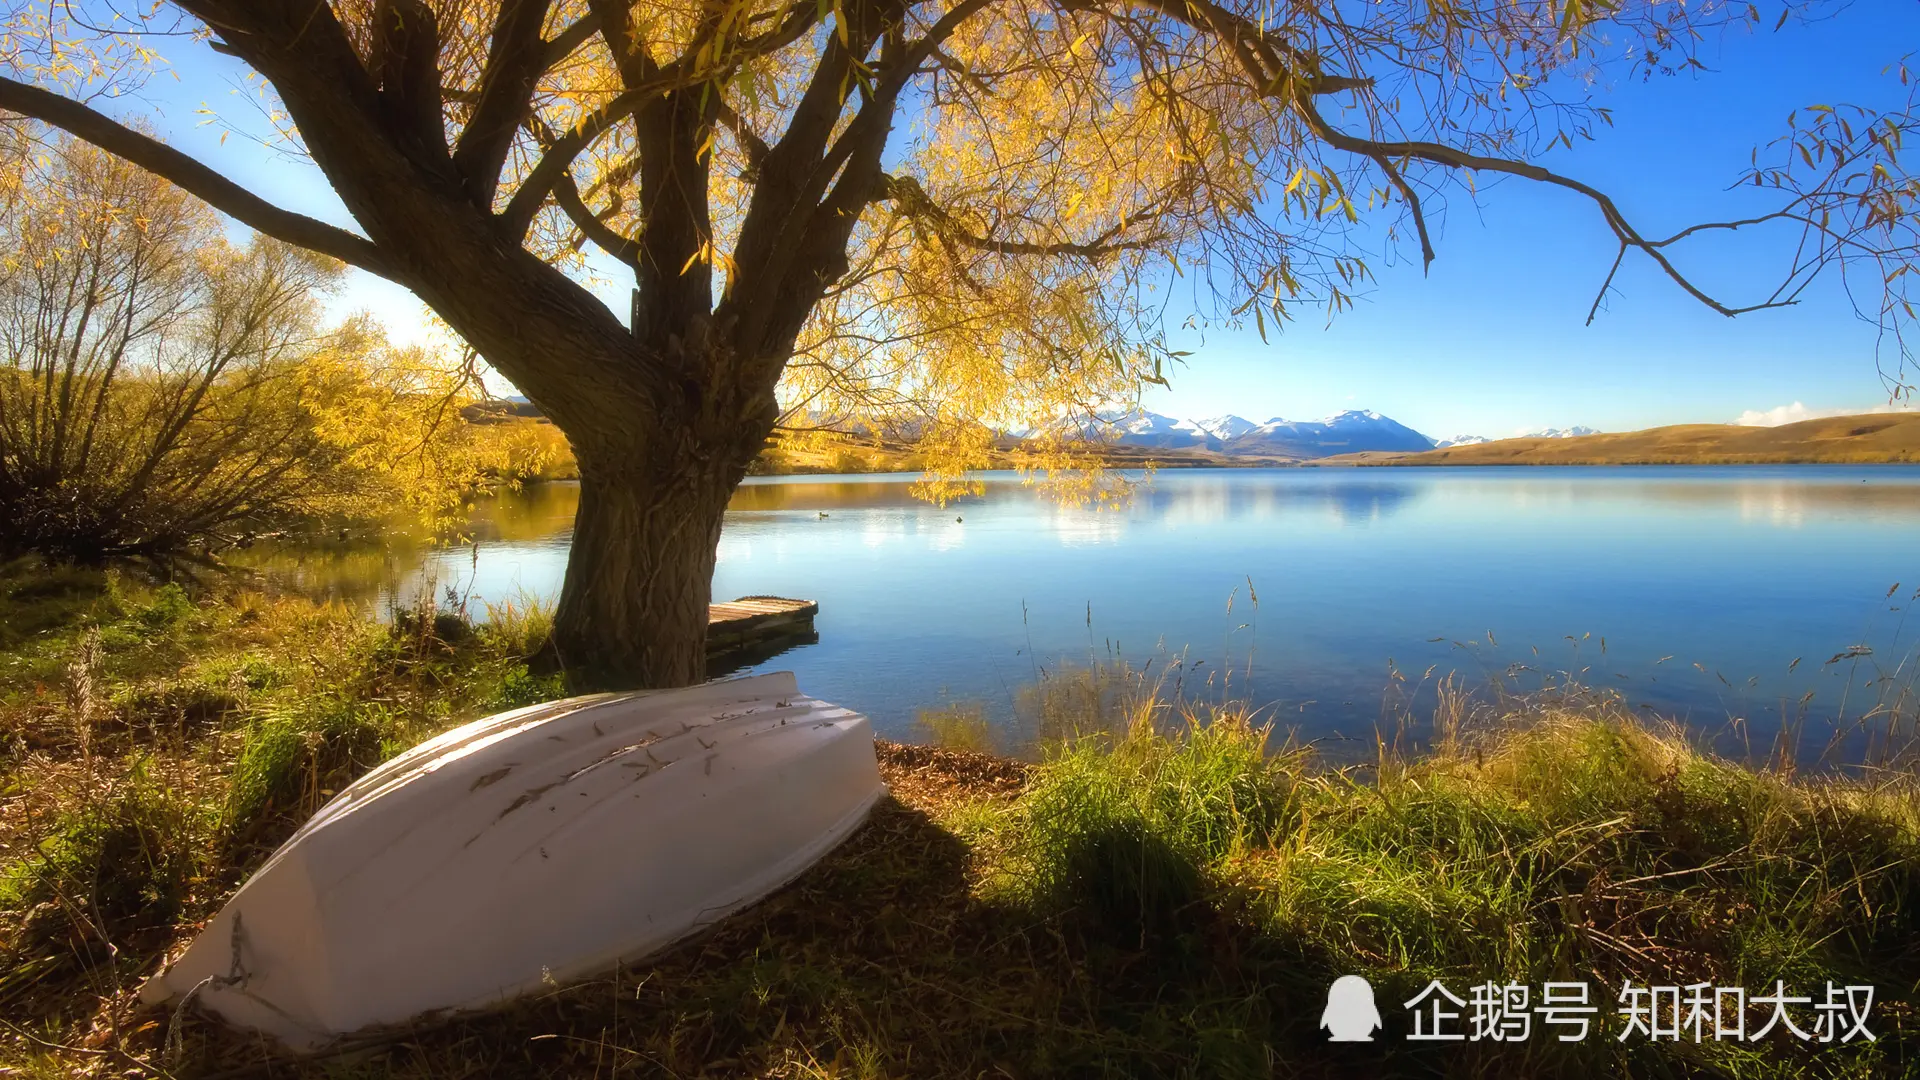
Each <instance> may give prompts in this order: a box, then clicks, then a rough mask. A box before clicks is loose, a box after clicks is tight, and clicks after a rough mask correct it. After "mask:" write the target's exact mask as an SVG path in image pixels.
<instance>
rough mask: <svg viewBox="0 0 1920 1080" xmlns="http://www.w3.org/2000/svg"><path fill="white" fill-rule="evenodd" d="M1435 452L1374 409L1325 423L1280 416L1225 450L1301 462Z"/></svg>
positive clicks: (1354, 411) (1340, 415)
mask: <svg viewBox="0 0 1920 1080" xmlns="http://www.w3.org/2000/svg"><path fill="white" fill-rule="evenodd" d="M1432 448H1433V440H1432V439H1430V438H1428V437H1426V436H1425V435H1422V434H1420V433H1419V432H1417V431H1415V430H1413V429H1412V428H1410V427H1408V426H1406V425H1405V424H1402V423H1400V422H1399V421H1397V420H1394V419H1391V418H1389V417H1385V416H1382V415H1380V414H1379V413H1377V412H1374V411H1373V410H1372V409H1349V410H1347V411H1346V412H1343V413H1338V414H1336V415H1334V416H1329V417H1327V418H1326V419H1325V420H1287V419H1284V418H1282V417H1278V416H1276V417H1274V418H1273V419H1271V420H1269V421H1267V422H1266V423H1264V424H1261V425H1259V426H1258V427H1255V428H1253V429H1252V430H1251V431H1248V432H1247V433H1245V434H1243V435H1241V436H1239V437H1238V438H1235V439H1233V440H1231V441H1229V442H1228V443H1227V445H1226V447H1225V449H1226V451H1227V453H1229V454H1234V453H1262V454H1284V455H1287V456H1289V457H1298V458H1318V457H1328V456H1330V455H1333V454H1350V453H1354V452H1356V451H1360V450H1400V451H1420V450H1431V449H1432Z"/></svg>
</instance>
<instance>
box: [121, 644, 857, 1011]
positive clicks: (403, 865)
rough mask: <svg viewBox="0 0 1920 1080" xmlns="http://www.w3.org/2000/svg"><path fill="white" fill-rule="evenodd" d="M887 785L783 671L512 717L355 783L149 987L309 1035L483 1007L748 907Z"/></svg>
mask: <svg viewBox="0 0 1920 1080" xmlns="http://www.w3.org/2000/svg"><path fill="white" fill-rule="evenodd" d="M885 790H886V789H885V788H884V786H883V785H882V784H881V782H880V775H879V770H878V767H877V764H876V762H875V759H874V750H873V734H872V730H871V727H870V726H869V724H868V722H867V719H866V718H865V717H864V716H860V715H858V714H856V713H852V712H849V711H847V710H845V709H841V708H838V707H836V706H833V705H828V704H825V703H823V702H819V701H815V700H813V699H811V698H808V697H804V696H802V695H801V694H800V692H799V688H798V686H797V685H796V684H795V682H794V678H793V675H792V674H791V673H787V672H781V673H777V674H771V675H760V676H755V677H752V678H745V679H735V680H729V681H725V682H718V683H709V684H707V685H705V686H698V687H692V688H689V689H685V690H670V691H660V692H649V693H636V694H611V695H598V696H593V697H581V698H572V699H569V700H565V701H557V702H552V703H549V704H545V705H536V706H533V707H531V708H526V709H519V710H516V711H513V712H507V713H501V714H499V715H497V716H491V717H488V718H486V719H484V720H478V721H475V722H474V723H471V724H468V725H466V726H465V727H461V728H456V729H455V730H453V731H449V732H447V733H445V734H443V735H441V736H439V737H437V738H435V739H432V740H430V741H428V742H426V743H423V744H421V745H420V746H417V747H415V748H413V749H412V750H410V751H408V752H406V753H405V754H402V755H401V756H399V757H397V758H395V759H393V760H392V761H389V762H387V763H386V764H384V765H382V766H381V767H379V768H378V769H375V770H374V771H372V772H370V773H368V774H367V775H366V776H364V777H362V778H360V779H359V780H358V781H356V782H354V783H353V784H352V785H351V786H349V787H347V788H346V789H344V790H342V791H341V792H340V793H339V794H338V795H337V796H335V797H334V798H333V799H332V800H331V801H330V802H328V803H327V804H326V805H325V806H324V807H322V808H321V809H320V812H319V813H317V814H315V815H314V817H313V819H312V820H311V821H309V822H307V824H306V825H305V826H303V827H302V828H301V829H300V831H299V832H297V833H295V834H294V836H293V838H292V839H290V840H288V841H287V842H286V844H284V845H283V846H282V847H281V848H280V849H279V850H278V851H276V852H275V853H274V854H273V856H272V857H271V858H270V859H268V861H267V862H266V864H265V865H263V866H262V867H261V868H260V869H259V871H258V872H256V873H255V874H254V875H253V876H252V877H251V878H250V879H249V880H248V881H247V883H246V884H245V885H244V886H243V887H242V888H241V889H240V891H239V892H237V893H236V894H235V895H234V897H233V899H232V900H230V901H229V902H228V903H227V905H226V907H225V908H223V909H221V911H220V913H219V914H218V915H217V916H216V917H215V918H214V919H213V921H212V922H210V923H209V924H208V925H207V927H206V929H205V930H204V931H203V932H202V933H201V934H200V936H199V937H198V938H196V939H195V940H194V941H193V943H192V944H191V945H190V946H189V947H188V949H187V951H186V953H185V954H184V955H182V956H181V957H180V958H179V960H178V961H176V962H175V963H174V964H173V965H172V967H170V968H169V969H168V970H167V971H165V972H164V973H163V974H161V975H158V976H155V977H154V978H153V979H152V980H150V981H149V982H148V984H147V985H146V986H145V987H144V988H143V990H142V994H141V996H142V998H143V1000H145V1001H147V1002H148V1003H152V1004H158V1003H161V1002H168V1001H172V1002H181V1001H182V1000H183V999H188V998H190V999H191V1000H192V1003H194V1004H195V1005H197V1006H198V1007H199V1008H202V1009H205V1010H208V1011H210V1012H212V1013H214V1014H216V1015H217V1016H219V1017H220V1018H221V1019H223V1020H225V1021H227V1022H228V1023H231V1024H234V1025H236V1026H239V1027H243V1028H248V1029H252V1030H256V1031H260V1032H263V1033H265V1034H268V1035H271V1036H273V1037H275V1038H276V1039H278V1040H279V1041H281V1042H282V1043H284V1044H286V1045H287V1046H289V1047H290V1048H293V1049H312V1048H315V1047H318V1046H320V1045H323V1044H325V1043H327V1042H330V1041H333V1040H334V1039H337V1038H338V1037H339V1036H341V1035H345V1034H347V1033H350V1032H354V1031H358V1030H360V1029H362V1028H366V1027H370V1026H375V1025H389V1024H397V1023H403V1022H405V1021H408V1020H411V1019H414V1018H416V1017H419V1016H421V1015H422V1014H426V1013H432V1012H437V1011H442V1010H461V1009H471V1008H480V1007H485V1006H488V1005H492V1004H495V1003H498V1002H500V1001H503V1000H506V999H509V998H512V997H515V996H517V995H520V994H524V993H527V992H529V991H532V990H535V989H538V988H539V987H541V986H543V985H550V984H552V983H554V982H565V981H567V980H569V979H574V978H579V977H582V976H587V975H592V974H596V973H599V972H602V971H605V970H609V969H611V968H612V967H614V966H615V965H617V964H619V963H622V962H626V961H633V960H638V959H642V958H644V957H646V956H647V955H648V954H650V953H653V952H656V951H658V950H659V949H661V948H663V947H665V946H667V945H670V944H672V943H673V942H674V941H676V940H678V939H680V938H683V937H685V936H687V935H688V934H690V933H693V932H695V931H697V930H699V929H700V928H701V927H703V926H706V925H708V924H710V923H713V922H715V921H717V920H719V919H721V918H723V917H724V916H726V915H728V914H729V913H731V912H733V911H736V910H738V909H740V908H741V907H744V906H746V905H748V904H751V903H752V902H754V901H755V900H757V899H759V898H761V897H763V896H765V895H766V894H768V893H769V892H772V891H773V890H774V889H777V888H779V887H780V886H781V885H783V884H785V883H786V882H788V881H790V880H792V879H793V878H794V877H796V876H798V875H799V874H800V873H801V872H802V871H803V870H805V869H806V868H807V867H809V866H811V865H812V864H813V863H814V862H815V861H817V860H818V859H819V858H820V857H821V856H823V855H825V854H826V853H827V852H828V851H830V850H831V849H832V848H833V847H834V845H836V844H838V843H839V842H840V841H841V840H843V839H845V838H846V837H847V836H848V835H849V834H850V833H852V832H853V830H854V829H855V828H857V827H858V826H859V825H860V823H861V822H862V821H864V820H865V818H866V816H867V813H868V811H869V810H870V809H871V808H872V807H873V804H874V803H875V802H876V801H877V800H878V799H879V798H880V797H881V796H882V795H883V794H885Z"/></svg>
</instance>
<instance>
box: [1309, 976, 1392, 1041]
mask: <svg viewBox="0 0 1920 1080" xmlns="http://www.w3.org/2000/svg"><path fill="white" fill-rule="evenodd" d="M1320 1026H1321V1027H1323V1028H1325V1029H1326V1030H1327V1041H1328V1042H1372V1041H1373V1033H1374V1031H1375V1030H1377V1029H1378V1028H1379V1027H1380V1026H1381V1024H1380V1010H1379V1008H1377V1007H1376V1006H1375V1005H1374V1003H1373V984H1372V983H1370V982H1368V981H1367V980H1365V979H1363V978H1361V977H1360V976H1358V975H1342V976H1340V977H1339V978H1337V979H1335V980H1333V985H1332V986H1329V987H1328V988H1327V1007H1326V1009H1325V1011H1323V1012H1322V1013H1321V1014H1320Z"/></svg>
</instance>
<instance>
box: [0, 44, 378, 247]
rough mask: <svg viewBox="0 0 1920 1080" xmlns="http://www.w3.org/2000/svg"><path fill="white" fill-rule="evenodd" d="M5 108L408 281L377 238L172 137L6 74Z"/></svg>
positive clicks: (238, 214)
mask: <svg viewBox="0 0 1920 1080" xmlns="http://www.w3.org/2000/svg"><path fill="white" fill-rule="evenodd" d="M0 109H5V110H7V111H8V112H16V113H19V114H21V115H23V116H30V117H32V118H34V119H36V120H39V121H42V122H44V123H47V124H51V125H53V126H54V127H57V128H59V129H61V130H62V131H66V132H69V133H70V134H73V135H76V136H79V137H80V138H82V139H85V140H86V141H88V142H90V143H92V144H93V145H95V146H98V147H99V148H101V149H102V150H105V151H107V152H108V153H111V154H114V155H116V156H118V157H122V158H125V159H126V160H128V161H131V162H133V163H134V164H135V165H138V166H140V167H141V168H143V169H146V170H148V171H149V172H152V173H154V174H155V175H157V176H161V177H164V178H165V179H167V180H168V181H170V182H172V183H174V184H177V185H179V186H180V187H181V188H182V189H183V190H185V191H187V192H189V193H191V194H192V195H194V196H195V197H197V198H199V199H201V200H202V201H204V202H206V203H207V204H208V205H210V206H212V207H213V208H214V209H216V210H218V211H220V212H221V213H223V214H226V215H228V216H229V217H232V218H233V219H234V220H236V221H238V222H240V223H241V224H243V225H245V226H247V227H248V228H250V229H254V230H256V231H258V232H261V233H265V234H266V235H268V236H271V237H273V238H274V239H276V240H284V241H286V242H287V243H289V244H293V245H296V246H298V247H303V248H306V249H307V250H309V251H317V252H319V253H320V254H322V255H327V256H331V257H333V258H335V259H339V260H340V261H341V262H344V263H347V264H348V265H350V266H357V267H359V268H360V269H362V270H366V271H368V272H369V273H374V274H378V275H380V276H381V277H384V278H387V279H389V280H392V281H397V282H400V283H401V284H403V285H404V284H407V283H408V278H407V276H406V275H405V274H404V273H402V272H401V269H400V268H399V267H398V266H396V265H394V264H393V263H392V261H391V260H389V259H388V258H387V256H386V254H385V253H383V252H382V251H381V250H380V249H379V248H377V247H375V246H374V244H373V242H372V241H370V240H367V239H365V238H364V237H360V236H355V235H354V234H352V233H350V232H348V231H346V230H345V229H340V228H336V227H334V226H332V225H329V224H327V223H326V222H324V221H320V220H318V219H315V218H310V217H307V216H306V215H305V214H296V213H294V212H293V211H291V210H285V209H282V208H280V207H278V206H275V205H273V204H272V203H269V202H267V201H266V200H265V199H262V198H261V197H260V196H258V195H255V194H254V193H253V192H251V191H248V190H247V189H245V188H243V187H241V186H240V185H238V184H236V183H234V182H233V181H231V180H229V179H227V178H226V177H224V176H221V175H220V174H219V173H217V172H215V171H214V170H213V169H211V168H208V167H207V166H206V165H203V164H201V163H200V162H199V161H196V160H194V159H193V158H191V157H189V156H187V155H186V154H183V153H181V152H180V151H178V150H175V149H174V148H173V147H171V146H168V145H167V144H166V143H163V142H161V141H159V140H158V139H155V138H153V137H151V136H148V135H143V134H141V133H140V132H138V131H135V130H133V129H132V128H129V127H126V126H124V125H122V124H120V123H119V122H117V121H115V120H113V119H112V118H110V117H108V116H106V115H104V114H102V113H98V112H95V111H94V110H92V109H90V108H88V107H87V106H85V105H82V104H80V103H79V102H76V101H71V100H69V99H67V98H64V97H61V96H60V95H58V94H54V93H50V92H48V91H46V90H42V89H40V88H39V87H37V86H30V85H28V84H26V83H22V82H15V81H14V80H12V79H7V78H0Z"/></svg>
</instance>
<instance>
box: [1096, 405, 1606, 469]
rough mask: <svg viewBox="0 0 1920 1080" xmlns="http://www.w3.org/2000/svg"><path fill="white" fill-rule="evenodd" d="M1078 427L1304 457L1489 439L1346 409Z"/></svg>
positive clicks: (1117, 413) (1575, 432) (1161, 441)
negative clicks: (1433, 432)
mask: <svg viewBox="0 0 1920 1080" xmlns="http://www.w3.org/2000/svg"><path fill="white" fill-rule="evenodd" d="M1079 426H1080V428H1081V430H1082V432H1083V433H1085V434H1087V435H1106V436H1108V437H1110V438H1112V439H1113V440H1114V441H1115V442H1118V443H1120V444H1121V445H1123V446H1145V447H1153V448H1156V449H1163V450H1210V451H1214V452H1216V453H1222V454H1228V455H1234V454H1245V455H1263V456H1269V457H1272V456H1278V457H1289V458H1299V459H1303V460H1307V459H1312V458H1322V457H1331V456H1332V455H1334V454H1351V453H1358V452H1361V451H1367V450H1378V451H1395V452H1401V453H1417V452H1419V451H1422V450H1432V449H1435V448H1441V447H1450V446H1473V445H1476V444H1479V443H1484V442H1490V441H1492V440H1490V439H1488V438H1487V437H1486V436H1484V435H1455V436H1454V437H1452V438H1450V439H1435V438H1432V437H1431V436H1428V435H1423V434H1421V433H1420V432H1418V431H1415V430H1413V429H1412V428H1410V427H1408V426H1406V425H1405V424H1402V423H1400V422H1399V421H1397V420H1394V419H1393V418H1391V417H1387V416H1382V415H1380V414H1379V413H1377V412H1374V411H1373V410H1372V409H1349V410H1347V411H1346V412H1343V413H1337V414H1335V415H1333V416H1329V417H1327V418H1326V419H1324V420H1288V419H1285V418H1284V417H1279V416H1275V417H1272V418H1271V419H1269V420H1267V421H1266V422H1264V423H1256V422H1254V421H1252V420H1248V419H1246V418H1245V417H1241V416H1234V415H1231V414H1229V415H1226V416H1210V417H1206V418H1203V419H1199V420H1181V419H1177V418H1175V417H1171V416H1165V415H1162V414H1160V413H1156V412H1148V411H1147V410H1145V409H1127V410H1112V411H1108V412H1102V413H1100V414H1098V416H1097V418H1096V419H1095V420H1091V421H1087V420H1083V421H1080V422H1079ZM1592 434H1596V432H1595V431H1594V430H1593V429H1592V428H1586V427H1571V428H1564V429H1563V428H1548V429H1546V430H1543V431H1537V432H1533V433H1531V436H1532V437H1534V438H1550V439H1564V438H1573V437H1576V436H1580V435H1592Z"/></svg>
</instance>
